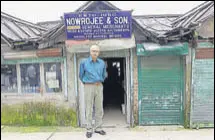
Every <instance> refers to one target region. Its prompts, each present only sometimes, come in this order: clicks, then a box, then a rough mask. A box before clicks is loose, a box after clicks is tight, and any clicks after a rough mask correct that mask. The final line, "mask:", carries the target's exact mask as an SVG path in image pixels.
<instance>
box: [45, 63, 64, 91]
mask: <svg viewBox="0 0 215 140" xmlns="http://www.w3.org/2000/svg"><path fill="white" fill-rule="evenodd" d="M44 74H45V75H44V76H45V87H46V92H47V93H55V92H61V91H62V75H61V63H45V64H44Z"/></svg>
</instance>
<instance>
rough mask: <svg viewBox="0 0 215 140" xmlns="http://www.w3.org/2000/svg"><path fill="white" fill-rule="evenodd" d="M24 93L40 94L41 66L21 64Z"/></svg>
mask: <svg viewBox="0 0 215 140" xmlns="http://www.w3.org/2000/svg"><path fill="white" fill-rule="evenodd" d="M20 68H21V87H22V93H40V65H39V64H21V65H20Z"/></svg>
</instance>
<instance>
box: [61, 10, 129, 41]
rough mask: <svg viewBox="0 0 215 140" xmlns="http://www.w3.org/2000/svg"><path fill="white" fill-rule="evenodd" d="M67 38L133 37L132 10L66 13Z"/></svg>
mask: <svg viewBox="0 0 215 140" xmlns="http://www.w3.org/2000/svg"><path fill="white" fill-rule="evenodd" d="M64 20H65V21H64V22H65V25H66V34H67V40H84V39H107V38H131V33H132V29H131V26H132V17H131V11H102V12H79V13H66V14H64Z"/></svg>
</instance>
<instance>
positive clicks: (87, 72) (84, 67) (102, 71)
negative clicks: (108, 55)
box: [79, 56, 107, 83]
mask: <svg viewBox="0 0 215 140" xmlns="http://www.w3.org/2000/svg"><path fill="white" fill-rule="evenodd" d="M106 77H107V75H106V65H105V62H104V61H103V60H102V59H99V58H97V60H96V61H95V62H94V61H93V60H92V57H91V56H90V57H88V58H87V59H85V60H83V61H82V62H81V64H80V71H79V78H80V80H81V81H82V82H83V83H95V82H104V80H105V78H106Z"/></svg>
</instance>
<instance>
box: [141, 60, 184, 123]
mask: <svg viewBox="0 0 215 140" xmlns="http://www.w3.org/2000/svg"><path fill="white" fill-rule="evenodd" d="M182 80H183V65H182V61H181V57H180V56H151V57H142V56H141V57H138V84H139V85H138V88H139V91H138V93H139V96H138V100H139V124H140V125H159V124H182V122H183V115H182V114H183V111H182V108H183V102H182V99H183V81H182Z"/></svg>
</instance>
